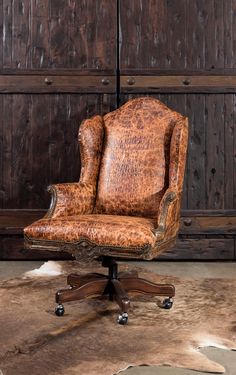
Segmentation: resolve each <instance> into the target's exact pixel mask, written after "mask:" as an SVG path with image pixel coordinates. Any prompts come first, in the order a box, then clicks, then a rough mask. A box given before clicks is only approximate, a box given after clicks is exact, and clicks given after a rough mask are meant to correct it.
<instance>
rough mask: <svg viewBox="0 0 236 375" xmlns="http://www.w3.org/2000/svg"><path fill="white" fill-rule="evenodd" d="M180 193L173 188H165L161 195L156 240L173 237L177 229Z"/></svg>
mask: <svg viewBox="0 0 236 375" xmlns="http://www.w3.org/2000/svg"><path fill="white" fill-rule="evenodd" d="M180 202H181V194H180V193H179V192H178V191H177V190H174V189H171V188H169V189H167V190H166V192H165V194H164V195H163V197H162V200H161V202H160V206H159V212H158V217H157V225H158V226H157V229H156V231H155V234H156V236H157V237H158V240H159V239H160V240H161V239H163V238H165V239H169V238H172V237H175V236H176V234H177V232H178V230H179V217H180Z"/></svg>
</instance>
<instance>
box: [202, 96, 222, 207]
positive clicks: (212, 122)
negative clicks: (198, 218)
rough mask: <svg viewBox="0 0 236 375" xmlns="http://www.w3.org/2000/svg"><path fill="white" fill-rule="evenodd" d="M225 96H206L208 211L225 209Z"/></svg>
mask: <svg viewBox="0 0 236 375" xmlns="http://www.w3.org/2000/svg"><path fill="white" fill-rule="evenodd" d="M223 102H224V95H223V94H217V95H214V94H210V95H206V150H207V159H206V195H207V203H206V208H208V209H223V208H224V115H223V111H222V105H223Z"/></svg>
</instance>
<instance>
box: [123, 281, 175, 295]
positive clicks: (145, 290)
mask: <svg viewBox="0 0 236 375" xmlns="http://www.w3.org/2000/svg"><path fill="white" fill-rule="evenodd" d="M119 280H120V282H121V284H122V285H123V287H124V289H125V290H126V292H136V293H140V294H152V295H156V296H168V297H174V295H175V287H174V285H172V284H155V283H152V282H151V281H148V280H145V279H141V278H139V277H137V278H136V277H133V278H131V277H128V278H126V277H125V278H119Z"/></svg>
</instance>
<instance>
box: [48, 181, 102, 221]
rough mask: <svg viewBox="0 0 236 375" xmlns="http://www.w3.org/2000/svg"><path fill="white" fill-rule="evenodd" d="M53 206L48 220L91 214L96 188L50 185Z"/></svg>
mask: <svg viewBox="0 0 236 375" xmlns="http://www.w3.org/2000/svg"><path fill="white" fill-rule="evenodd" d="M48 191H49V192H50V193H51V204H50V208H49V210H48V212H47V214H46V216H45V217H46V218H57V217H61V216H72V215H82V214H87V213H91V212H92V210H93V206H94V202H95V191H94V187H93V186H92V185H90V184H83V183H65V184H56V185H50V186H49V187H48Z"/></svg>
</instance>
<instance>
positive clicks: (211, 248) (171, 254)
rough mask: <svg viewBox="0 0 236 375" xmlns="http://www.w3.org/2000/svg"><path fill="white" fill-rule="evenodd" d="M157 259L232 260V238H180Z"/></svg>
mask: <svg viewBox="0 0 236 375" xmlns="http://www.w3.org/2000/svg"><path fill="white" fill-rule="evenodd" d="M158 259H162V260H170V259H171V260H173V259H178V260H187V259H192V260H233V259H234V239H233V238H231V239H230V238H228V239H226V238H191V239H188V238H182V239H179V240H178V241H177V244H176V246H175V247H173V248H172V249H170V250H168V251H166V253H165V254H163V255H161V256H160V257H159V258H158Z"/></svg>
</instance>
